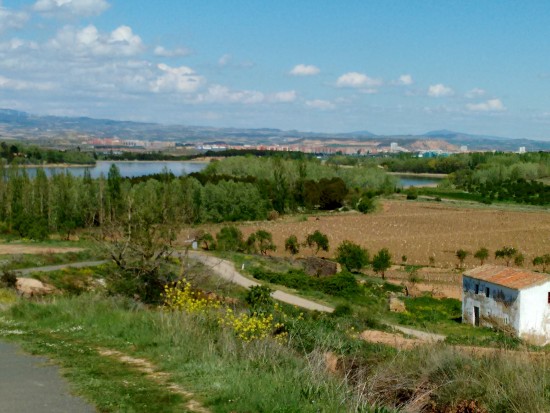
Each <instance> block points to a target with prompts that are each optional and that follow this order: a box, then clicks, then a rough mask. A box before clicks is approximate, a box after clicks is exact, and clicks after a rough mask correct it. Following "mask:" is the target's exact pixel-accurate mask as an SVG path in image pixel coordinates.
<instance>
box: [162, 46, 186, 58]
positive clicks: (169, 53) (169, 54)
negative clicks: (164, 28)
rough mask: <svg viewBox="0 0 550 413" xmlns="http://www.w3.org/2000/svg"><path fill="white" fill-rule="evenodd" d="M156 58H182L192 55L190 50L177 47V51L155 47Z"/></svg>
mask: <svg viewBox="0 0 550 413" xmlns="http://www.w3.org/2000/svg"><path fill="white" fill-rule="evenodd" d="M153 53H154V54H155V56H160V57H181V56H187V55H188V54H190V53H191V51H190V50H189V49H186V48H185V47H177V48H175V49H171V50H170V49H166V48H165V47H163V46H157V47H155V50H154V51H153Z"/></svg>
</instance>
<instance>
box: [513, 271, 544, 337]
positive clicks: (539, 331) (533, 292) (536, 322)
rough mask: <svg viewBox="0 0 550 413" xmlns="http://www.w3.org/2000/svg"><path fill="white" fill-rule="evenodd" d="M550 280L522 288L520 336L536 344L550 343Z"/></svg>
mask: <svg viewBox="0 0 550 413" xmlns="http://www.w3.org/2000/svg"><path fill="white" fill-rule="evenodd" d="M549 293H550V282H548V283H545V284H542V285H537V286H533V287H531V288H527V289H524V290H521V298H520V312H521V319H520V327H519V330H518V331H519V333H520V337H522V338H525V339H527V340H529V341H531V342H534V343H536V344H542V345H544V344H547V343H550V303H548V294H549Z"/></svg>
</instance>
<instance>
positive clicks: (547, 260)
mask: <svg viewBox="0 0 550 413" xmlns="http://www.w3.org/2000/svg"><path fill="white" fill-rule="evenodd" d="M533 265H535V266H537V267H538V266H541V267H542V272H546V268H547V267H548V266H550V254H544V255H541V256H539V257H535V258H533Z"/></svg>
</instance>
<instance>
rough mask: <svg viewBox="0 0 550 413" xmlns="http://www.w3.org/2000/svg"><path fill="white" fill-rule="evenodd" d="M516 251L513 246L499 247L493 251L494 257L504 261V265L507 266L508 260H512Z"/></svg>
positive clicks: (508, 264)
mask: <svg viewBox="0 0 550 413" xmlns="http://www.w3.org/2000/svg"><path fill="white" fill-rule="evenodd" d="M517 253H518V250H516V249H515V248H514V247H502V248H501V249H499V250H496V251H495V258H496V259H499V258H500V259H503V260H504V261H505V262H506V266H507V267H509V266H510V261H512V259H513V258H514V256H515V255H516V254H517Z"/></svg>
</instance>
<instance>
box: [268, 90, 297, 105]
mask: <svg viewBox="0 0 550 413" xmlns="http://www.w3.org/2000/svg"><path fill="white" fill-rule="evenodd" d="M297 97H298V94H297V93H296V91H295V90H287V91H284V92H277V93H274V94H273V95H271V96H269V100H270V101H272V102H281V103H290V102H294V101H295V100H296V98H297Z"/></svg>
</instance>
